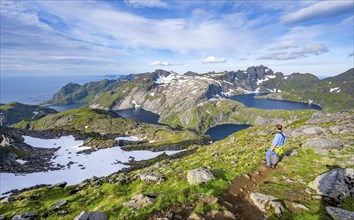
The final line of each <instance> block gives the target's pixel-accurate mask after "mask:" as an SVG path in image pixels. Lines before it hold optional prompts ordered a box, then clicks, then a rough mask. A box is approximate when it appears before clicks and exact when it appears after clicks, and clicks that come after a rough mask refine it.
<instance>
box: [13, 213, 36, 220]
mask: <svg viewBox="0 0 354 220" xmlns="http://www.w3.org/2000/svg"><path fill="white" fill-rule="evenodd" d="M37 216H38V212H25V213H24V214H17V215H14V217H13V218H12V220H32V219H36V218H37Z"/></svg>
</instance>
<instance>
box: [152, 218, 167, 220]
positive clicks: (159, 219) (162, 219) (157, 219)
mask: <svg viewBox="0 0 354 220" xmlns="http://www.w3.org/2000/svg"><path fill="white" fill-rule="evenodd" d="M155 220H169V219H168V218H156V219H155Z"/></svg>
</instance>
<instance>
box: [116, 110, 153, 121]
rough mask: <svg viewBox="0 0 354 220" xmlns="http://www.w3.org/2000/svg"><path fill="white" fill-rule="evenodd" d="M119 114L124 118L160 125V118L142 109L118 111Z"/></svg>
mask: <svg viewBox="0 0 354 220" xmlns="http://www.w3.org/2000/svg"><path fill="white" fill-rule="evenodd" d="M117 113H118V114H119V115H121V116H122V117H123V118H131V119H134V120H137V121H140V122H145V123H150V124H159V119H160V116H159V115H158V114H155V113H153V112H150V111H146V110H144V109H142V108H137V109H135V108H129V109H123V110H118V111H117Z"/></svg>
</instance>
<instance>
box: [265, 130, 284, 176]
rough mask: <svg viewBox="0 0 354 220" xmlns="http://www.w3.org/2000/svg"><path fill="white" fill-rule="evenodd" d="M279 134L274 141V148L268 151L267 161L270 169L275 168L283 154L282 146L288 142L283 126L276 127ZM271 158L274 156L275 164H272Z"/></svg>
mask: <svg viewBox="0 0 354 220" xmlns="http://www.w3.org/2000/svg"><path fill="white" fill-rule="evenodd" d="M275 127H276V129H277V133H276V134H275V137H274V139H273V141H272V146H271V147H270V148H269V149H268V150H267V151H266V160H267V167H268V168H273V169H274V168H275V166H276V165H277V162H278V157H279V155H281V154H282V153H283V148H282V145H283V144H284V143H285V142H286V136H285V134H284V133H283V132H282V129H283V126H281V125H280V124H277V125H275ZM270 156H273V163H272V164H270Z"/></svg>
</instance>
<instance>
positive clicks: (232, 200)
mask: <svg viewBox="0 0 354 220" xmlns="http://www.w3.org/2000/svg"><path fill="white" fill-rule="evenodd" d="M277 170H279V168H278V167H277V168H276V169H269V168H267V167H265V166H260V167H258V168H257V169H255V170H253V171H251V172H250V173H248V174H245V175H244V176H239V177H236V178H235V179H234V180H233V181H232V182H231V184H229V187H228V189H227V190H226V191H225V193H224V195H222V196H221V197H220V204H222V205H224V206H225V207H226V208H228V209H229V210H230V211H231V212H232V213H234V215H235V216H236V218H237V219H245V220H249V219H252V220H257V219H264V217H263V213H262V212H261V211H260V210H259V209H258V208H257V207H256V206H255V205H254V204H253V203H252V201H251V200H250V194H251V193H252V192H257V190H258V186H259V185H260V184H261V183H263V182H265V181H266V180H267V179H268V176H269V174H270V173H271V172H275V171H277Z"/></svg>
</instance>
